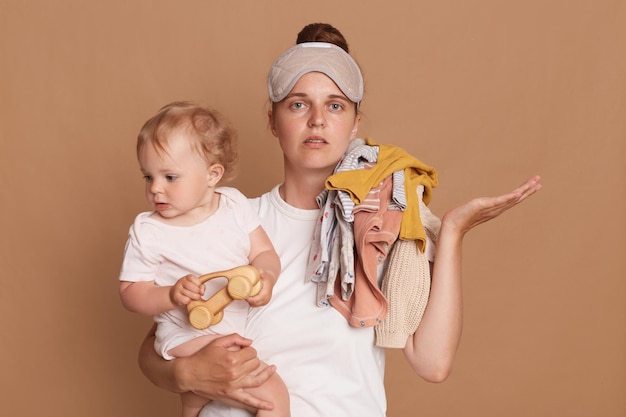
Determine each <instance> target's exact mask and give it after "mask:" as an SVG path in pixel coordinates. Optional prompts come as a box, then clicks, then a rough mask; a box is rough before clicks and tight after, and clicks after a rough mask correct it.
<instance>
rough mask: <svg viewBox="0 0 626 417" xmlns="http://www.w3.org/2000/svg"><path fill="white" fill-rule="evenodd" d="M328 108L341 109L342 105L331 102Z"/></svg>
mask: <svg viewBox="0 0 626 417" xmlns="http://www.w3.org/2000/svg"><path fill="white" fill-rule="evenodd" d="M330 108H331V109H333V110H341V109H343V106H342V105H341V104H339V103H333V104H331V105H330Z"/></svg>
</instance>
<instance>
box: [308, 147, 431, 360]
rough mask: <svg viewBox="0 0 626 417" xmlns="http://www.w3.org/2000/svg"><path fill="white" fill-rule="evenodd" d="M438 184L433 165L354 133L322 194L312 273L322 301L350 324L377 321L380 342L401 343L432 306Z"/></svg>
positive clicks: (386, 344)
mask: <svg viewBox="0 0 626 417" xmlns="http://www.w3.org/2000/svg"><path fill="white" fill-rule="evenodd" d="M437 183H438V180H437V173H436V171H435V169H434V168H432V167H430V166H428V165H426V164H424V163H422V162H421V161H419V160H418V159H416V158H414V157H413V156H411V155H409V154H408V153H407V152H406V151H404V150H403V149H401V148H399V147H397V146H393V145H378V144H376V143H375V142H374V141H373V140H371V139H369V138H368V139H365V140H364V139H355V140H353V141H352V142H351V143H350V146H349V148H348V150H347V152H346V154H345V155H344V157H343V158H342V159H341V161H339V163H338V164H337V167H336V169H335V172H334V174H333V175H331V176H330V177H328V179H327V180H326V189H325V190H324V191H323V192H322V193H321V194H320V195H319V196H318V197H317V203H318V205H319V206H320V221H319V223H318V224H317V227H316V229H315V233H314V237H313V239H314V242H313V245H312V247H311V252H310V254H309V264H308V269H307V277H306V279H307V280H308V281H312V282H315V283H316V284H317V286H318V288H317V303H318V305H320V306H328V305H332V306H333V307H334V308H336V309H337V310H338V311H339V312H340V313H341V314H342V315H343V316H345V317H346V319H347V320H348V323H349V324H350V325H351V326H354V327H371V326H375V334H376V345H377V346H381V347H391V348H403V347H404V346H405V344H406V340H407V338H408V337H409V336H411V335H412V334H414V333H415V331H416V329H417V327H418V325H419V322H420V320H421V318H422V315H423V314H424V310H425V309H426V304H427V302H428V296H429V293H430V265H429V259H432V257H433V254H434V250H435V244H436V241H437V235H438V233H439V228H440V225H441V222H440V220H439V218H437V217H436V216H435V215H433V214H432V213H431V211H430V210H429V209H428V207H427V205H428V204H429V202H430V200H431V198H432V189H433V188H434V187H436V186H437ZM379 277H381V279H380V280H379Z"/></svg>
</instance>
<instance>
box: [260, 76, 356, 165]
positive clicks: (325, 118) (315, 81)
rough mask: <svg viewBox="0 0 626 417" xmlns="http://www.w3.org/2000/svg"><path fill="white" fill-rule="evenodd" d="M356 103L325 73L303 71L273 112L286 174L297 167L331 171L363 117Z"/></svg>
mask: <svg viewBox="0 0 626 417" xmlns="http://www.w3.org/2000/svg"><path fill="white" fill-rule="evenodd" d="M355 107H356V106H355V104H354V103H353V102H352V101H350V100H349V99H348V98H347V97H346V96H345V95H344V94H343V93H342V92H341V90H340V89H339V87H337V85H336V84H335V83H334V82H333V81H332V80H331V79H330V78H329V77H327V76H326V75H324V74H322V73H320V72H310V73H308V74H305V75H303V76H302V77H301V78H300V79H299V80H298V82H297V83H296V84H295V85H294V87H293V89H292V90H291V91H290V92H289V94H288V95H287V97H285V99H283V100H282V101H280V102H279V103H276V104H275V105H274V108H273V111H272V112H270V126H271V129H272V134H273V135H274V136H276V137H277V138H278V141H279V143H280V146H281V148H282V150H283V154H284V158H285V174H288V173H289V172H291V171H290V170H294V169H295V170H324V171H326V175H330V174H331V173H332V171H333V170H334V168H335V166H336V164H337V162H338V161H339V159H340V158H341V157H342V155H343V154H344V153H345V151H346V149H347V147H348V143H349V142H350V141H351V140H352V139H354V138H355V136H356V133H357V130H358V127H359V121H360V117H359V116H358V114H357V111H356V108H355Z"/></svg>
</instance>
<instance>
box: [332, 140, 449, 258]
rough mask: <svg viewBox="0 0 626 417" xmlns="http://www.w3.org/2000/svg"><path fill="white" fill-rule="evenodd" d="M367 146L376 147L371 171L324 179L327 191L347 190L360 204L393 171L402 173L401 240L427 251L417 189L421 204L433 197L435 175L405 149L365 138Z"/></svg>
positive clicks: (344, 172) (339, 174)
mask: <svg viewBox="0 0 626 417" xmlns="http://www.w3.org/2000/svg"><path fill="white" fill-rule="evenodd" d="M365 143H366V144H367V145H369V146H378V161H377V162H376V165H374V166H373V167H372V168H370V169H355V170H350V171H343V172H339V173H336V174H333V175H331V176H330V177H328V178H327V179H326V188H327V189H329V190H342V191H346V192H347V193H348V194H349V195H350V198H351V199H352V201H354V203H355V204H360V203H361V202H362V201H363V199H364V198H365V197H366V196H367V194H368V193H369V191H370V190H371V189H372V188H375V187H376V186H377V185H378V184H380V183H381V181H382V180H384V179H385V178H387V177H388V176H390V175H392V174H393V173H394V172H396V171H400V170H404V189H405V194H406V201H407V208H406V210H405V211H404V212H403V213H402V223H401V224H400V236H399V238H400V239H403V240H417V244H418V247H419V249H420V251H421V252H424V250H425V249H426V232H425V231H424V227H423V225H422V221H421V219H420V213H419V201H418V198H417V186H418V185H420V184H422V185H424V196H423V201H424V203H425V204H428V203H429V202H430V199H431V198H432V189H433V188H434V187H436V186H437V184H438V180H437V172H436V171H435V169H434V168H433V167H430V166H428V165H426V164H424V163H423V162H421V161H420V160H419V159H417V158H415V157H413V156H411V155H410V154H409V153H407V152H406V151H405V150H404V149H402V148H399V147H397V146H394V145H378V144H376V143H375V142H374V141H373V140H372V139H370V138H367V139H365Z"/></svg>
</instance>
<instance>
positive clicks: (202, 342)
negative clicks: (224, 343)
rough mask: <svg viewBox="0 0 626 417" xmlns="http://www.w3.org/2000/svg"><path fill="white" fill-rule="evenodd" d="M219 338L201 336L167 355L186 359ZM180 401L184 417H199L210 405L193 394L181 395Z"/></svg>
mask: <svg viewBox="0 0 626 417" xmlns="http://www.w3.org/2000/svg"><path fill="white" fill-rule="evenodd" d="M217 337H218V336H217V335H204V336H199V337H196V338H195V339H191V340H190V341H188V342H185V343H182V344H180V345H178V346H176V347H175V348H172V349H170V350H168V351H167V353H168V354H170V355H172V356H173V357H175V358H184V357H186V356H190V355H193V354H194V353H196V352H197V351H199V350H200V349H201V348H203V347H204V346H206V345H208V344H209V343H211V341H212V340H213V339H215V338H217ZM180 400H181V402H182V408H183V413H182V417H198V415H199V414H200V410H202V407H204V406H205V405H206V404H208V403H209V400H207V399H206V398H204V397H201V396H200V395H197V394H194V393H193V392H185V393H183V394H181V395H180Z"/></svg>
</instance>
